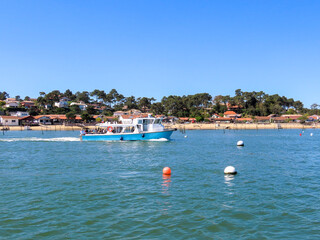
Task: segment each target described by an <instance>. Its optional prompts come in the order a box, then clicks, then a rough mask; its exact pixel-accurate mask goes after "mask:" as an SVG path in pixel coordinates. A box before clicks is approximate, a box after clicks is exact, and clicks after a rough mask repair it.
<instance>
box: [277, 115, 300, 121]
mask: <svg viewBox="0 0 320 240" xmlns="http://www.w3.org/2000/svg"><path fill="white" fill-rule="evenodd" d="M281 117H284V118H287V119H290V120H292V122H300V120H299V118H300V117H302V115H293V114H285V115H281Z"/></svg>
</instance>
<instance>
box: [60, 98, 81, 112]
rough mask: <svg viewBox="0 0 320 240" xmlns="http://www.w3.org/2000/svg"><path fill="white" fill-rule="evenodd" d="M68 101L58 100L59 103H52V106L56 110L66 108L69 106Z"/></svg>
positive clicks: (67, 99) (64, 99)
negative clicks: (56, 108)
mask: <svg viewBox="0 0 320 240" xmlns="http://www.w3.org/2000/svg"><path fill="white" fill-rule="evenodd" d="M68 101H70V99H69V98H66V97H63V98H60V100H59V102H55V103H54V106H56V107H58V108H68V106H69V104H68ZM80 109H81V108H80Z"/></svg>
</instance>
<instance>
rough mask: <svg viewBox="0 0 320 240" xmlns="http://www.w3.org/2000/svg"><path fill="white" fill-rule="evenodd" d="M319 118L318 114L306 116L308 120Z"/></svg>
mask: <svg viewBox="0 0 320 240" xmlns="http://www.w3.org/2000/svg"><path fill="white" fill-rule="evenodd" d="M319 119H320V116H318V115H312V116H309V117H308V121H318V120H319Z"/></svg>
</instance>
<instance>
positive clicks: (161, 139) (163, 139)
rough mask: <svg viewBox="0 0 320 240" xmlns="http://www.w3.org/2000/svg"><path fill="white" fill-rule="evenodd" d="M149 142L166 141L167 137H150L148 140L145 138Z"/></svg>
mask: <svg viewBox="0 0 320 240" xmlns="http://www.w3.org/2000/svg"><path fill="white" fill-rule="evenodd" d="M147 141H149V142H168V141H169V139H166V138H159V139H150V140H147Z"/></svg>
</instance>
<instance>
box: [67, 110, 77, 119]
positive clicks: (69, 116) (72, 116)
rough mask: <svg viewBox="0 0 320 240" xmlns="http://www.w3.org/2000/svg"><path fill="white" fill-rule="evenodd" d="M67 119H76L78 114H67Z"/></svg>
mask: <svg viewBox="0 0 320 240" xmlns="http://www.w3.org/2000/svg"><path fill="white" fill-rule="evenodd" d="M66 117H67V119H69V120H70V119H75V118H76V113H75V112H72V111H71V112H68V113H67V114H66Z"/></svg>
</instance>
